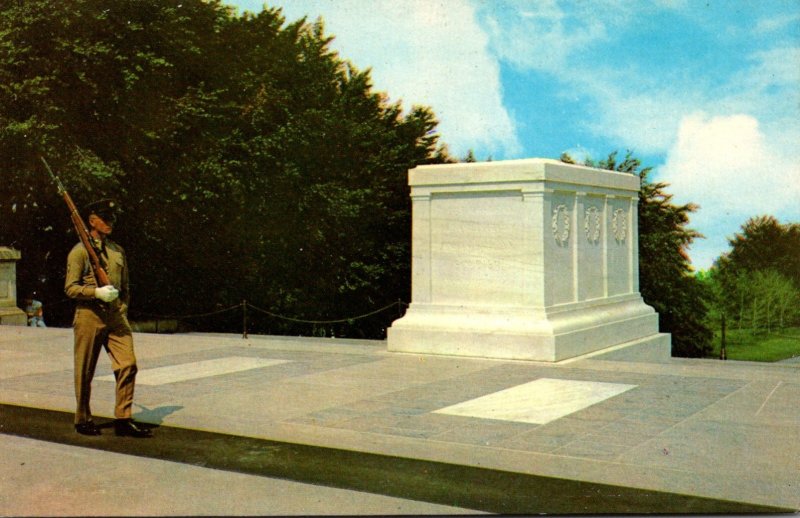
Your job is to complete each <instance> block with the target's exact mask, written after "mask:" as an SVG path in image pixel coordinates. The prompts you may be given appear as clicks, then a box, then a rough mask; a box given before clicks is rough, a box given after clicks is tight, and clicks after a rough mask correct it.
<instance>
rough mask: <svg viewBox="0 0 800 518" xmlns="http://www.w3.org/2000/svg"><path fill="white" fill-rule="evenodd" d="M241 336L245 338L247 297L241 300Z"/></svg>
mask: <svg viewBox="0 0 800 518" xmlns="http://www.w3.org/2000/svg"><path fill="white" fill-rule="evenodd" d="M242 338H244V339H245V340H246V339H247V299H245V300H242Z"/></svg>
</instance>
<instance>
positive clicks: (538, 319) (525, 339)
mask: <svg viewBox="0 0 800 518" xmlns="http://www.w3.org/2000/svg"><path fill="white" fill-rule="evenodd" d="M387 343H388V349H389V351H393V352H407V353H422V354H441V355H452V356H472V357H480V358H498V359H510V360H533V361H547V362H558V361H561V360H565V359H568V358H573V357H577V356H582V355H586V354H589V353H597V352H600V351H604V350H608V351H609V352H610V351H611V350H612V349H613V351H616V352H617V353H616V354H617V355H618V356H619V357H624V356H625V355H624V354H622V353H620V352H618V351H620V350H621V349H622V348H623V347H624V346H625V345H626V344H628V345H630V346H636V349H637V355H638V356H641V357H645V356H646V357H648V358H649V359H658V358H669V356H670V341H669V335H663V334H659V333H658V315H657V314H656V313H655V311H654V310H653V308H651V307H650V306H647V305H646V304H644V302H643V301H642V299H641V297H639V296H638V295H632V296H621V297H617V298H615V299H611V300H608V299H605V300H602V301H597V302H594V303H593V302H592V301H586V302H582V303H576V304H568V305H564V306H561V307H552V308H538V309H537V308H513V307H509V308H503V307H482V308H481V307H470V306H441V305H426V304H418V303H416V304H412V305H411V306H410V307H409V309H408V312H407V313H406V315H405V316H404V317H403V318H401V319H400V320H397V321H395V322H394V323H393V324H392V327H390V328H389V329H388V340H387ZM643 348H644V350H643Z"/></svg>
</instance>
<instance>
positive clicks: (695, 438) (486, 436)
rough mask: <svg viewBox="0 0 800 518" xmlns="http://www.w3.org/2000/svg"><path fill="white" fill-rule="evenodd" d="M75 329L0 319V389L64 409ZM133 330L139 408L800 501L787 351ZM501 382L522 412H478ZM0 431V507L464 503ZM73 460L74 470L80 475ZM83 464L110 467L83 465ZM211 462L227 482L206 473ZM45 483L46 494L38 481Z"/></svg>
mask: <svg viewBox="0 0 800 518" xmlns="http://www.w3.org/2000/svg"><path fill="white" fill-rule="evenodd" d="M71 336H72V334H71V330H70V329H31V328H20V327H6V326H0V403H5V404H11V405H20V406H26V407H33V408H39V409H50V410H61V411H65V412H72V411H73V410H74V398H73V395H72V351H71V348H72V346H71V343H72V342H71V340H72V338H71ZM135 343H136V345H135V346H136V352H137V357H138V361H139V365H140V378H139V380H140V383H138V384H137V393H136V407H135V410H136V418H137V419H138V420H141V421H143V422H148V423H153V424H156V425H162V426H164V427H167V426H168V427H179V428H186V429H194V430H203V431H209V432H217V433H221V434H229V435H237V436H245V437H253V438H261V439H270V440H273V441H285V442H288V443H295V444H305V445H312V446H317V447H326V448H336V449H340V450H352V451H357V452H365V453H372V454H381V455H389V456H395V457H397V458H401V459H420V460H425V461H433V462H439V463H448V464H455V465H460V466H468V467H480V468H488V469H491V470H498V471H502V472H512V473H518V474H529V475H537V476H544V477H556V478H558V479H567V480H575V481H585V482H591V483H598V484H612V485H615V486H625V487H629V488H640V489H645V490H653V491H661V492H668V493H677V494H684V495H695V496H699V497H706V498H712V499H719V500H732V501H736V502H747V503H752V504H761V505H769V506H778V507H782V508H789V509H800V405H798V401H800V365H798V364H785V363H784V364H772V365H767V364H754V363H739V362H732V361H729V362H721V361H715V360H684V359H673V360H672V361H670V362H668V363H637V362H631V361H620V360H617V361H610V360H603V359H600V358H587V359H582V360H578V361H573V362H568V363H565V364H560V365H551V364H543V363H532V362H514V361H500V360H485V359H470V358H451V357H435V356H421V355H409V354H396V353H388V352H386V350H385V344H384V343H383V342H368V341H348V340H337V339H310V338H289V337H258V336H251V337H250V338H249V339H247V340H244V339H242V338H241V337H235V336H231V335H196V334H190V335H151V334H136V335H135ZM109 369H110V367H109V362H108V360H107V359H106V358H103V359H101V361H100V362H99V366H98V372H97V378H96V380H95V383H94V395H93V408H94V411H95V414H96V416H106V417H108V416H110V412H111V411H112V409H113V383H112V382H111V381H107V380H108V379H110V370H109ZM104 376H109V378H105V377H104ZM537 380H548V381H547V383H549V384H551V385H552V386H554V387H556V389H555V390H559V389H558V387H569V388H568V389H566V390H564V393H568V394H569V396H570V397H572V400H571V401H562V400H560V399H559V398H560V397H561V396H560V395H559V393H558V392H554V396H553V397H554V399H556V400H558V401H556V402H555V403H554V406H555V407H557V408H555V409H554V411H555V413H554V414H552V415H554V416H555V417H552V416H551V417H542V416H541V413H539V414H535V415H534V414H531V413H526V412H525V411H524V410H525V408H524V407H525V399H524V398H525V397H531V396H530V394H529V393H525V392H522V393H520V392H519V388H520V387H524V386H526V385H527V384H530V383H531V382H536V381H537ZM554 380H555V381H554ZM593 384H594V385H593ZM597 384H604V385H603V386H604V387H605V386H607V387H611V388H616V389H615V390H614V391H613V394H612V395H609V396H604V397H605V399H600V400H598V401H597V402H595V403H594V404H591V405H589V406H583V407H581V404H580V400H581V398H582V397H583V396H582V395H581V390H583V389H584V388H585V387H589V388H590V390H591V391H593V394H596V391H595V388H596V387H597V386H598V385H597ZM535 386H539V385H538V384H536V385H535ZM572 387H574V389H573V388H572ZM504 391H506V392H504ZM498 393H500V394H505V396H504V397H505V398H506V399H502V398H501V399H499V400H498V399H494V401H501V402H504V403H503V406H513V405H516V407H517V408H518V409H519V408H522V411H521V413H519V412H518V413H517V414H513V413H508V412H506V413H502V412H501V413H500V414H481V412H486V411H487V410H486V406H485V404H484V405H483V407H481V404H479V403H480V402H481V401H483V402H484V403H485V402H486V401H492V400H493V399H491V398H490V399H488V400H486V399H481V398H484V397H486V396H490V395H494V396H492V398H497V397H499V396H497V394H498ZM519 394H522V395H521V396H520V395H519ZM526 394H527V395H526ZM514 397H516V398H517V399H516V400H514V399H513V398H514ZM508 398H512V399H508ZM519 398H522V399H519ZM476 401H477V403H474V402H476ZM529 401H533V400H529ZM576 401H577V406H576V407H574V408H572V409H571V407H570V405H572V404H575V403H576ZM465 403H469V404H468V405H467V407H469V408H472V409H473V410H467V411H465V410H464V407H463V405H462V404H465ZM473 403H474V404H473ZM506 403H507V404H508V405H506ZM533 404H534V403H530V404H529V406H530V405H533ZM535 404H536V405H542V404H543V403H542V402H537V403H535ZM458 405H462V406H461V407H459V406H458ZM470 405H472V406H471V407H470ZM453 407H456V409H457V411H453V410H452V409H453ZM475 408H478V410H474V409H475ZM480 408H483V410H481V409H480ZM447 409H450V410H447ZM459 409H460V410H459ZM565 409H566V410H565ZM459 412H460V413H459ZM470 412H472V414H470ZM565 412H566V413H565ZM548 415H549V414H548ZM0 425H2V422H0ZM159 431H160V430H158V429H156V430H155V432H156V438H155V439H153V441H158V434H159ZM107 433H109V432H107ZM0 441H2V443H3V446H2V447H3V450H4V452H5V451H8V452H10V453H9V454H8V455H5V456H4V458H3V460H2V461H0V470H1V472H0V477H2V478H0V513H2V514H12V515H19V514H35V515H42V514H61V515H64V514H66V515H74V514H80V515H84V514H127V515H130V514H184V515H185V514H436V513H445V514H453V513H456V514H462V513H467V512H472V511H469V510H466V509H458V508H454V507H446V506H441V505H436V504H427V503H424V502H413V501H411V500H408V499H397V498H390V497H388V496H380V495H373V494H366V493H354V492H351V491H347V490H343V489H332V488H328V487H322V486H308V485H304V484H299V483H292V482H287V481H282V480H271V479H266V478H265V477H255V476H251V475H243V474H237V473H228V472H218V471H216V470H209V469H206V468H198V467H194V466H186V465H182V464H179V463H175V462H167V461H163V460H154V459H142V458H136V459H135V461H129V460H124V462H115V461H114V460H113V459H122V458H123V457H124V459H129V458H130V457H129V456H120V454H118V453H108V452H97V451H96V450H87V449H85V448H77V447H75V446H66V445H63V444H61V445H59V444H53V443H49V442H42V441H32V440H31V439H23V438H19V437H12V436H3V435H0ZM48 458H55V459H58V460H59V461H61V462H55V463H53V462H51V463H49V464H48V463H46V462H45V461H46V459H48ZM131 462H133V463H134V464H135V465H128V464H129V463H131ZM109 465H110V466H111V467H109ZM123 465H128V467H126V468H122V467H120V466H123ZM36 466H39V468H38V469H39V471H38V472H34V473H28V471H27V470H31V471H33V470H34V469H36ZM41 466H47V468H46V472H44V473H43V472H42V469H41ZM73 466H75V467H76V468H77V471H78V472H79V473H83V475H80V476H79V478H77V479H76V478H74V477H73V476H72V473H75V472H76V469H73ZM80 466H85V469H81V468H80ZM126 470H132V471H134V472H137V473H142V472H146V473H152V474H148V475H147V476H146V478H145V479H144V480H142V481H141V483H139V482H137V484H136V486H135V487H133V488H129V489H128V491H129V493H127V496H126V497H125V498H126V499H125V502H126V506H125V507H124V508H123V509H119V510H118V512H115V509H114V507H113V505H114V502H115V501H117V497H118V493H117V491H116V489H118V488H123V487H126V486H129V485H130V484H129V483H128V480H129V478H128V476H127V475H126V474H127V473H128V471H126ZM151 470H152V471H151ZM166 472H169V475H166V474H165V473H166ZM26 473H28V474H27V475H26ZM92 473H94V474H95V476H96V477H102V480H106V479H109V477H110V480H112V482H111V483H110V484H101V485H98V484H92V483H90V482H87V483H86V484H84V483H82V482H81V478H80V477H84V478H85V477H90V478H91V475H90V474H92ZM115 477H116V478H115ZM223 478H224V479H226V480H227V483H228V484H234V485H233V486H227V485H226V486H224V487H234V488H235V490H234V491H235V494H234V496H235V498H233V499H231V498H229V497H230V495H229V494H225V496H226V497H225V498H221V497H220V493H219V490H217V489H211V488H216V487H217V484H221V483H222V482H221V480H222V479H223ZM167 481H168V482H167ZM81 487H84V488H90V489H86V490H85V491H84V492H86V491H88V492H89V493H90V494H89V495H88V497H91V498H90V502H91V503H90V504H89V505H88V506H84V507H81V505H82V504H81V502H82V501H83V497H84V496H87V495H83V496H81V497H80V498H77V497H76V498H72V497H70V495H76V494H81V493H80V488H81ZM55 488H61V490H60V491H57V492H56V494H58V495H59V497H58V498H55V499H54V498H53V497H52V496H50V497H49V498H47V499H41V498H39V497H38V495H40V494H48V495H52V494H53V493H52V492H51V491H53V490H54V489H55ZM130 491H133V493H131V492H130ZM226 491H227V490H226ZM21 492H22V493H21ZM76 492H77V493H76ZM23 494H24V495H25V498H26V499H23V498H22V496H23ZM277 494H280V495H290V494H291V495H294V496H292V497H287V499H286V500H282V498H284V497H283V496H282V497H281V499H276V498H274V495H277ZM354 494H355V495H356V496H354ZM198 495H199V496H198ZM137 497H138V498H137ZM198 498H199V500H198ZM555 498H557V496H555ZM192 502H197V506H198V507H192ZM214 502H216V504H214ZM232 502H235V503H236V505H234V504H233V503H232ZM276 502H282V503H281V504H280V505H278V504H277V503H276ZM37 505H38V506H39V507H36V506H37ZM27 506H33V507H30V509H32V510H31V511H30V512H26V510H27V509H28V507H27ZM37 511H38V512H37ZM198 511H202V512H198ZM589 512H591V510H589Z"/></svg>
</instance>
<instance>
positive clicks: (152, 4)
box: [0, 0, 449, 337]
mask: <svg viewBox="0 0 800 518" xmlns="http://www.w3.org/2000/svg"><path fill="white" fill-rule="evenodd" d="M330 41H331V37H329V36H326V35H325V33H324V27H323V25H322V23H320V22H317V23H307V22H306V21H305V20H299V21H296V22H293V23H286V20H285V19H284V18H283V16H282V15H281V11H280V10H279V9H271V8H265V9H264V10H263V11H262V12H260V13H258V14H250V13H246V14H245V15H243V16H238V15H236V14H235V13H234V11H233V10H232V9H231V8H229V7H226V6H224V5H222V4H221V3H220V2H219V1H218V0H211V1H201V0H119V1H116V2H112V3H108V2H102V1H100V0H73V1H70V2H56V3H52V2H47V1H45V0H25V1H23V2H19V1H17V0H14V1H5V2H2V3H0V49H2V50H0V166H2V172H0V174H2V176H3V181H2V182H0V219H2V222H3V223H2V225H1V226H0V242H3V243H4V244H10V245H12V246H15V247H16V248H20V249H22V251H23V260H22V262H21V263H20V264H19V265H18V266H19V268H18V271H19V273H20V285H21V286H23V287H32V286H34V285H37V286H39V284H41V286H40V288H41V289H42V291H44V292H45V295H44V297H45V298H46V300H47V301H55V302H58V303H60V302H61V301H63V295H62V294H61V283H62V282H63V268H64V267H63V263H64V261H63V258H64V257H65V256H66V252H67V251H68V250H69V248H70V247H71V246H72V244H73V243H74V242H75V241H76V238H75V236H74V235H73V234H72V232H71V230H70V223H69V219H68V218H67V217H66V212H65V209H64V207H63V202H62V201H61V200H60V199H58V197H57V196H55V191H54V188H53V186H51V185H50V184H49V180H48V179H47V177H46V175H45V174H44V172H43V170H42V166H41V163H40V161H39V158H38V156H39V155H43V156H46V157H47V159H48V161H49V162H50V163H51V164H52V165H53V167H54V169H56V170H57V171H59V172H60V174H61V176H62V179H63V180H64V182H65V183H66V184H67V187H68V189H69V190H70V192H71V194H72V195H73V198H74V199H75V201H76V202H77V203H78V204H79V205H85V204H87V203H89V202H91V201H93V200H95V199H99V198H102V197H114V198H117V199H119V200H120V202H121V205H122V206H123V208H124V213H123V215H122V217H121V218H120V220H119V225H118V229H116V230H115V237H116V238H118V239H119V241H120V242H121V243H122V244H123V245H124V246H125V247H126V249H127V250H128V255H129V259H130V262H131V273H132V279H131V282H132V292H133V297H134V299H133V304H132V312H133V313H132V316H134V317H135V316H137V314H136V313H135V312H136V310H138V311H139V314H138V316H139V317H146V316H147V315H149V314H154V315H170V314H178V315H181V314H193V313H198V312H201V311H202V310H212V309H217V308H225V307H229V306H232V305H235V304H238V303H239V302H240V301H241V300H243V299H247V300H248V301H249V302H250V303H252V304H253V305H256V306H257V307H259V308H262V309H265V310H266V311H268V312H274V313H278V314H285V315H288V316H292V317H297V318H299V319H306V320H326V319H331V318H335V317H340V316H354V315H359V314H364V313H367V312H369V311H371V310H374V309H375V308H376V307H379V306H383V305H386V304H388V303H390V302H394V301H396V300H397V299H404V300H407V299H408V287H409V286H408V285H409V282H408V278H409V272H408V267H409V266H408V265H409V263H410V259H409V258H410V250H409V242H410V239H409V232H410V225H409V219H410V218H409V211H410V206H409V201H408V196H407V184H406V171H407V170H408V169H409V168H411V167H414V166H416V165H418V164H422V163H436V162H441V161H445V160H449V158H448V157H447V154H446V152H445V151H444V148H442V147H439V144H438V135H437V134H436V132H435V128H436V125H437V121H436V119H435V117H434V115H433V113H432V112H431V111H430V110H429V109H428V108H425V107H412V108H411V109H409V110H404V109H403V107H402V106H401V105H400V104H399V103H395V104H390V103H388V102H387V100H386V98H385V97H384V96H383V95H382V94H380V93H375V92H373V91H372V85H371V80H370V75H369V71H368V70H367V71H360V70H358V69H357V68H356V67H354V66H353V65H352V64H350V63H348V62H346V61H344V60H342V59H341V58H339V56H337V55H336V54H335V53H334V52H332V51H331V50H330V47H329V44H330ZM40 278H43V279H44V282H41V283H39V280H38V279H40ZM37 283H39V284H37ZM23 289H24V288H23ZM55 306H58V304H55ZM69 306H70V305H69V304H63V305H62V306H61V307H63V308H64V310H63V311H62V314H61V316H60V323H62V324H63V323H66V322H68V318H69V317H68V314H69ZM54 310H58V307H54V305H53V304H52V303H51V305H50V311H49V312H48V315H49V316H51V318H54V319H55V320H56V322H55V323H58V320H59V317H58V312H57V311H56V312H55V313H54V312H53V311H54ZM396 316H397V315H396V314H383V315H378V316H377V317H375V318H373V319H371V320H369V321H366V322H363V321H362V322H359V323H358V324H357V325H354V326H350V325H347V324H344V325H343V326H342V327H341V328H340V329H338V330H336V332H337V333H338V334H353V333H363V334H364V335H366V336H371V337H377V336H380V335H381V333H382V331H383V328H384V327H385V326H386V325H387V324H388V323H389V322H390V321H391V320H393V319H394V318H396ZM195 325H197V326H199V327H201V328H203V329H216V330H231V329H238V328H239V326H240V325H241V322H240V321H237V319H236V318H233V317H232V318H231V320H230V321H229V322H225V321H224V320H219V319H217V318H216V317H215V319H214V320H208V321H196V322H195ZM254 326H255V329H253V331H262V332H276V333H292V334H295V333H308V332H309V326H307V325H305V324H298V323H292V322H287V321H282V320H274V319H272V320H269V319H266V318H262V319H261V320H258V321H256V323H255V324H254Z"/></svg>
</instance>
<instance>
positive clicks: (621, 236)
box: [611, 209, 628, 243]
mask: <svg viewBox="0 0 800 518" xmlns="http://www.w3.org/2000/svg"><path fill="white" fill-rule="evenodd" d="M611 231H612V232H613V233H614V239H616V240H617V243H624V242H625V239H626V238H627V237H628V213H627V211H626V210H625V209H616V210H615V211H614V215H613V216H612V217H611Z"/></svg>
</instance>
